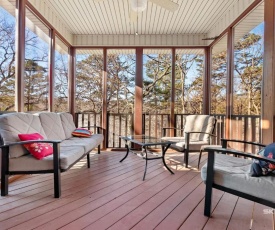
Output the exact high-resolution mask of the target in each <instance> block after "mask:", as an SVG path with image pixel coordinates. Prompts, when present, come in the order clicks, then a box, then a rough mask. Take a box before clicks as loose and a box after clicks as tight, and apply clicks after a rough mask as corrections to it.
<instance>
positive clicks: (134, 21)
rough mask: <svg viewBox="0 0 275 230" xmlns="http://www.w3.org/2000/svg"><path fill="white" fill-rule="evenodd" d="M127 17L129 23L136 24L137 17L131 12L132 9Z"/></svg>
mask: <svg viewBox="0 0 275 230" xmlns="http://www.w3.org/2000/svg"><path fill="white" fill-rule="evenodd" d="M129 17H130V22H131V23H137V17H138V13H137V12H135V11H133V10H132V9H131V10H130V12H129Z"/></svg>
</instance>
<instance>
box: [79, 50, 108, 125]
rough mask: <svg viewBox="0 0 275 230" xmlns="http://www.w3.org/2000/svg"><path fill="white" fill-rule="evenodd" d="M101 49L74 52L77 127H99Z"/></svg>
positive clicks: (100, 108)
mask: <svg viewBox="0 0 275 230" xmlns="http://www.w3.org/2000/svg"><path fill="white" fill-rule="evenodd" d="M102 71H103V50H102V49H77V50H76V86H75V103H76V112H77V114H78V126H87V125H89V124H90V125H94V124H95V125H98V126H101V112H102Z"/></svg>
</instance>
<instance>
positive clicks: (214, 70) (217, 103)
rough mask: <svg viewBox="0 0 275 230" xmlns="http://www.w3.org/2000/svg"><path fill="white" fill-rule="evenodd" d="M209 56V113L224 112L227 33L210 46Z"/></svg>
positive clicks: (218, 113)
mask: <svg viewBox="0 0 275 230" xmlns="http://www.w3.org/2000/svg"><path fill="white" fill-rule="evenodd" d="M211 51H212V52H211V53H212V56H211V64H212V65H211V102H210V104H211V114H215V115H225V113H226V78H227V35H225V36H223V37H222V38H221V39H220V41H218V42H217V43H216V44H215V45H214V46H213V47H212V50H211Z"/></svg>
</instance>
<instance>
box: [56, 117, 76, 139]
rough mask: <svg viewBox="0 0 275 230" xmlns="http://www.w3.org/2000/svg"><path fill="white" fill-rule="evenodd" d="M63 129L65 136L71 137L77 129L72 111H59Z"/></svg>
mask: <svg viewBox="0 0 275 230" xmlns="http://www.w3.org/2000/svg"><path fill="white" fill-rule="evenodd" d="M59 115H60V118H61V123H62V126H63V130H64V132H65V138H66V139H68V138H71V137H73V136H72V132H73V131H74V130H75V129H76V127H75V124H74V120H73V116H72V115H71V114H70V113H59Z"/></svg>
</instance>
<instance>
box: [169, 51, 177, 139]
mask: <svg viewBox="0 0 275 230" xmlns="http://www.w3.org/2000/svg"><path fill="white" fill-rule="evenodd" d="M175 81H176V49H175V48H172V78H171V104H170V121H169V123H170V124H169V126H170V127H175ZM174 135H175V132H174V129H170V136H171V137H173V136H174Z"/></svg>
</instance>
